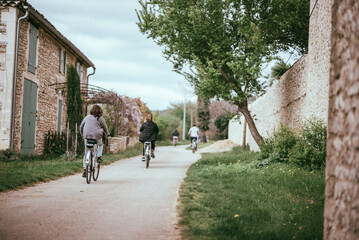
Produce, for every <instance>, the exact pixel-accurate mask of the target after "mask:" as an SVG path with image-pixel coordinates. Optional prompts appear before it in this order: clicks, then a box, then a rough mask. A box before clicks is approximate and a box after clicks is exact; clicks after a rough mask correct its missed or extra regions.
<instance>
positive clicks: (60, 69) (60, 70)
mask: <svg viewBox="0 0 359 240" xmlns="http://www.w3.org/2000/svg"><path fill="white" fill-rule="evenodd" d="M63 64H64V51H63V50H62V48H60V61H59V72H60V73H62V70H63V67H62V66H63Z"/></svg>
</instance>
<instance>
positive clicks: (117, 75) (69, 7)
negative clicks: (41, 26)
mask: <svg viewBox="0 0 359 240" xmlns="http://www.w3.org/2000/svg"><path fill="white" fill-rule="evenodd" d="M28 2H29V3H30V4H31V5H32V6H33V7H34V8H35V9H36V10H38V11H39V12H40V13H42V14H43V15H44V16H45V18H47V19H48V20H49V21H50V22H51V23H52V24H53V25H54V26H55V27H56V29H57V30H59V31H60V32H61V33H62V34H63V35H64V36H65V37H66V38H67V39H69V40H70V41H71V42H72V43H74V44H75V45H76V47H77V48H79V49H80V50H81V51H82V52H83V53H84V54H85V55H86V56H87V57H88V58H89V59H90V60H91V61H92V62H93V63H94V64H95V66H96V74H95V75H93V76H91V77H90V84H93V85H96V86H99V87H103V88H106V89H108V90H114V91H115V92H117V93H118V94H120V95H126V96H130V97H141V99H142V101H143V102H145V103H147V106H148V107H149V108H150V109H151V110H163V109H166V108H167V107H168V106H170V103H179V102H183V100H184V95H185V94H187V98H188V99H191V98H192V100H194V99H195V96H194V95H193V94H190V93H189V92H192V88H191V87H190V85H189V83H188V82H187V80H185V79H184V78H183V77H182V76H181V75H179V74H177V73H175V72H173V71H172V64H171V63H169V62H166V60H165V59H164V58H163V57H162V52H161V48H160V47H159V46H157V45H156V44H155V43H154V42H153V41H152V40H151V39H147V38H146V36H145V35H142V33H140V31H139V30H138V27H137V25H136V22H137V15H136V12H135V9H136V8H137V9H138V8H139V4H138V1H137V0H75V1H74V0H61V1H49V0H28ZM91 72H92V69H91V68H89V69H88V73H91Z"/></svg>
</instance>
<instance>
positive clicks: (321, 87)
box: [228, 0, 333, 150]
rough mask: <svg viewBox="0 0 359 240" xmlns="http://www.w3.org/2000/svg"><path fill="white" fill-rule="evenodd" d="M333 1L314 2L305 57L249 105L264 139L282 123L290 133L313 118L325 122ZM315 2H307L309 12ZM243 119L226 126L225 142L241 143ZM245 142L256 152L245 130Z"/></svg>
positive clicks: (247, 131)
mask: <svg viewBox="0 0 359 240" xmlns="http://www.w3.org/2000/svg"><path fill="white" fill-rule="evenodd" d="M332 2H333V0H318V2H317V4H316V6H315V8H314V11H313V13H312V16H311V19H310V27H309V46H308V54H307V55H304V56H303V57H302V58H301V59H300V60H299V61H297V62H296V63H295V64H294V65H293V66H292V68H291V69H289V70H288V71H287V72H286V73H285V74H284V75H283V76H282V77H281V78H280V79H279V81H277V82H276V83H275V84H273V85H272V86H271V87H270V89H268V91H267V93H266V94H265V95H263V96H262V97H260V98H258V99H257V100H256V101H255V102H254V103H252V104H250V105H249V110H250V111H251V114H252V116H253V118H254V121H255V123H256V126H257V128H258V131H259V133H260V134H261V135H262V136H263V137H266V136H268V135H269V134H271V133H272V132H273V130H274V129H276V128H277V127H278V126H279V124H280V123H283V124H285V125H287V126H289V127H291V128H293V129H294V130H298V129H300V127H301V124H302V122H303V121H306V120H307V119H309V118H311V117H313V116H315V117H317V118H321V119H323V120H325V121H326V120H327V115H328V100H329V97H328V91H329V90H328V88H329V66H330V60H329V59H330V45H329V43H330V29H331V22H330V19H331V15H330V14H331V6H332ZM314 3H315V0H311V9H312V8H313V7H314ZM243 126H244V118H243V117H242V118H241V120H240V121H237V120H236V119H233V120H231V121H230V123H229V133H228V138H229V139H230V140H232V141H234V142H235V143H237V144H242V142H243V128H244V127H243ZM246 142H247V143H248V144H249V145H250V147H251V149H252V150H259V148H258V146H257V144H256V142H255V141H254V139H253V138H252V136H251V133H250V131H249V128H248V127H247V130H246Z"/></svg>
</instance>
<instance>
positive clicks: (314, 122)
mask: <svg viewBox="0 0 359 240" xmlns="http://www.w3.org/2000/svg"><path fill="white" fill-rule="evenodd" d="M326 141H327V128H326V126H325V124H324V121H323V120H321V119H317V118H311V119H309V120H308V121H306V122H305V123H304V124H303V128H302V131H301V133H300V141H298V142H297V144H296V145H295V146H294V148H293V151H292V152H291V153H290V155H289V161H290V162H293V163H295V164H297V165H300V166H308V167H310V168H316V169H318V168H321V167H324V166H325V158H326Z"/></svg>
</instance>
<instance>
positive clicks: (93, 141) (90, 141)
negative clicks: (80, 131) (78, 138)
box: [86, 139, 97, 148]
mask: <svg viewBox="0 0 359 240" xmlns="http://www.w3.org/2000/svg"><path fill="white" fill-rule="evenodd" d="M86 140H87V141H86V147H87V148H92V147H93V146H94V145H95V144H97V140H96V139H86Z"/></svg>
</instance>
